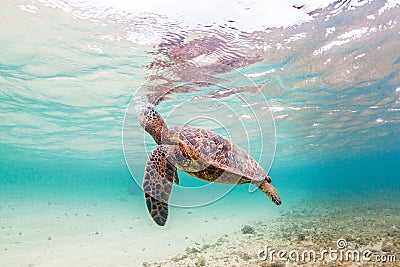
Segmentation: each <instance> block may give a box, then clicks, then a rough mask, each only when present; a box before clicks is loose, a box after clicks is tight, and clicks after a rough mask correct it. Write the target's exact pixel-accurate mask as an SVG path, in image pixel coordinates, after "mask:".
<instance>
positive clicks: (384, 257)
mask: <svg viewBox="0 0 400 267" xmlns="http://www.w3.org/2000/svg"><path fill="white" fill-rule="evenodd" d="M257 257H258V260H260V261H269V262H271V263H274V262H282V263H284V262H292V263H313V262H314V263H316V262H342V263H345V262H353V263H368V262H379V263H395V262H396V255H393V254H387V253H376V252H374V251H372V250H370V249H364V250H357V249H351V248H349V247H348V244H347V241H346V240H345V239H338V240H337V242H336V247H333V248H332V247H328V248H326V249H321V250H319V251H316V250H313V249H292V250H290V251H288V250H284V249H281V250H276V249H273V248H270V247H269V246H268V245H266V246H264V248H263V249H261V250H259V251H258V252H257Z"/></svg>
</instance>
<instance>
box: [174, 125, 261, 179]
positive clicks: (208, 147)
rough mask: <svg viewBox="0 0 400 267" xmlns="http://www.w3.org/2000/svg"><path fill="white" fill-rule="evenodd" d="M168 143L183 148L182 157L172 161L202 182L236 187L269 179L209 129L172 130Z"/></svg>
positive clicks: (223, 138) (177, 128) (258, 166)
mask: <svg viewBox="0 0 400 267" xmlns="http://www.w3.org/2000/svg"><path fill="white" fill-rule="evenodd" d="M168 140H169V142H171V143H174V144H177V145H179V148H180V150H179V151H180V153H179V154H181V155H179V156H176V157H174V158H173V159H172V161H175V162H174V164H175V165H176V166H177V167H178V168H180V169H181V170H183V171H184V172H186V173H188V174H190V175H193V176H195V177H197V178H199V179H203V180H206V181H217V182H219V183H228V184H233V183H248V182H250V181H252V180H253V181H263V180H264V179H266V177H267V175H266V172H265V171H264V169H263V168H262V167H261V166H260V165H259V164H258V163H257V161H255V160H254V159H253V158H252V157H251V156H250V155H249V154H248V153H247V152H246V151H245V150H244V149H243V148H241V147H240V146H238V145H236V144H235V143H233V142H231V141H230V140H229V139H227V138H225V137H223V136H221V135H219V134H217V133H214V132H212V131H209V130H207V129H202V128H197V127H189V126H183V127H179V126H175V127H171V128H169V130H168Z"/></svg>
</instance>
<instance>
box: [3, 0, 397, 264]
mask: <svg viewBox="0 0 400 267" xmlns="http://www.w3.org/2000/svg"><path fill="white" fill-rule="evenodd" d="M122 2H123V1H121V3H122ZM289 2H290V1H289ZM289 2H288V3H285V4H282V5H283V6H284V7H281V8H283V9H282V10H286V9H287V10H289V11H290V12H295V13H293V14H296V15H298V18H297V19H296V18H295V17H294V16H293V17H292V15H293V14H292V13H289V15H288V16H290V17H291V18H292V19H293V21H289V22H287V21H280V20H276V21H274V22H271V21H270V20H268V19H266V18H264V17H262V16H261V15H260V13H257V12H256V11H257V10H259V8H258V6H257V4H254V3H253V6H250V7H248V9H246V8H245V7H243V6H240V5H242V4H240V5H239V4H237V5H239V6H235V5H236V4H232V7H231V9H232V10H235V11H232V12H233V13H230V11H229V12H228V11H227V14H225V16H226V17H224V14H222V15H221V16H220V17H218V16H219V15H218V16H217V15H216V14H214V15H213V13H212V14H211V15H210V14H209V13H207V12H206V11H204V10H202V12H206V13H204V14H207V15H204V16H202V15H201V14H202V13H201V12H200V11H199V14H197V15H196V16H197V17H196V18H198V19H199V17H201V18H203V19H202V20H199V21H200V22H198V23H197V22H196V23H195V22H193V21H192V20H190V19H189V18H194V17H193V16H192V15H193V14H194V13H196V12H194V13H190V12H193V11H190V12H189V9H190V8H189V7H185V6H181V7H176V8H174V7H170V8H171V10H169V11H168V10H167V11H165V12H166V13H165V14H164V13H162V14H157V13H156V12H157V11H159V12H161V11H160V9H157V8H155V6H156V5H151V4H149V6H148V7H146V6H143V7H137V9H135V7H129V8H130V9H129V10H125V11H124V12H123V11H121V8H122V9H123V8H124V5H122V4H121V5H120V6H119V5H116V6H114V7H108V6H107V5H108V4H107V3H105V2H102V1H99V3H98V4H96V3H95V1H93V2H85V1H45V0H43V1H42V0H41V1H30V0H23V1H22V0H21V1H3V2H2V3H1V4H0V25H1V26H0V36H1V37H0V39H1V50H0V105H1V112H0V148H1V150H0V199H1V203H0V240H1V242H0V265H4V266H6V265H7V266H27V265H29V264H33V265H35V266H36V265H38V266H78V265H80V266H111V265H113V264H116V266H140V264H142V262H145V261H146V262H152V260H160V259H165V258H167V257H171V256H174V255H176V254H179V253H180V252H181V251H184V249H185V247H187V246H191V245H193V244H194V243H195V242H200V243H201V242H206V241H207V240H208V239H207V238H209V239H210V240H213V238H214V239H215V238H217V237H218V236H219V235H221V236H222V235H223V234H225V233H228V232H229V231H236V230H238V229H240V227H241V226H242V225H243V224H245V223H247V222H249V221H254V220H264V219H266V218H268V217H273V216H277V214H279V212H283V211H288V210H291V209H295V207H296V205H302V203H312V204H315V205H317V204H318V203H325V202H327V203H330V204H329V205H331V207H332V208H338V207H340V205H341V202H340V201H339V200H342V201H346V200H348V203H352V200H353V199H355V201H354V206H357V205H358V204H359V203H364V204H365V203H379V202H380V201H381V199H382V196H386V197H387V196H391V195H392V196H393V197H392V198H391V199H390V200H389V202H392V204H393V205H395V204H396V203H399V193H400V180H399V177H400V176H399V173H400V164H399V162H400V161H399V159H400V135H399V133H400V73H399V72H400V6H399V3H398V2H396V1H371V2H368V1H361V2H357V3H356V2H355V1H344V2H338V3H336V4H332V5H327V4H325V5H323V4H321V5H322V6H324V7H323V8H322V9H317V7H315V6H313V5H311V4H308V5H306V6H305V7H303V8H300V9H297V8H293V7H292V4H291V3H289ZM118 3H120V2H118ZM243 5H244V4H243ZM285 5H288V7H286V6H285ZM299 6H301V5H299ZM125 7H126V6H125ZM152 8H153V9H152ZM154 8H155V9H154ZM199 8H200V7H199ZM142 9H143V10H144V11H143V10H142ZM147 9H148V11H147ZM272 9H273V8H272ZM292 9H293V11H292ZM186 10H187V11H188V13H185V12H186ZM207 10H208V9H207ZM227 10H230V9H229V7H228V8H227ZM246 10H249V11H246ZM278 10H279V7H278ZM289 11H288V12H289ZM163 12H164V11H163ZM168 12H170V13H168ZM246 12H256V13H254V16H261V17H260V19H259V20H254V21H249V20H248V17H249V15H248V14H247V13H246ZM269 12H272V11H269ZM282 12H283V11H282ZM299 12H302V13H299ZM191 14H192V15H191ZM246 14H247V15H246ZM268 14H269V13H268ZM290 14H292V15H290ZM242 15H243V16H242ZM229 16H233V17H229ZM250 17H251V15H250ZM271 20H272V19H271ZM245 21H248V23H247V24H246V23H245ZM211 36H212V37H214V38H215V39H213V40H214V41H212V42H211V41H207V40H208V39H207V38H209V37H211ZM192 41H193V43H190V42H192ZM196 42H198V45H197V46H196V45H193V44H196ZM200 42H202V43H200ZM199 43H200V44H199ZM191 45H193V46H191ZM199 47H200V48H199ZM194 55H195V56H194ZM171 88H173V90H171ZM143 95H147V96H148V97H149V96H150V95H152V96H154V95H156V96H157V97H160V96H161V97H162V99H161V101H160V103H157V106H156V109H157V110H158V111H159V112H160V113H161V114H162V115H163V117H164V118H166V121H167V123H168V125H171V126H172V125H183V124H189V125H193V126H200V127H204V128H207V129H210V130H213V131H216V132H218V133H220V134H222V135H225V136H229V137H230V138H231V139H232V140H233V141H234V142H235V143H238V144H239V145H241V146H242V147H244V148H245V149H246V151H249V153H250V154H251V155H252V156H253V157H254V158H255V159H256V160H257V161H259V162H260V164H261V165H262V166H263V167H264V168H265V169H266V170H267V171H269V175H270V176H271V177H272V180H273V185H274V186H275V187H276V188H277V190H278V191H279V193H280V196H281V198H282V203H283V204H282V206H280V207H274V206H273V204H272V203H271V202H270V201H269V200H268V199H267V198H265V197H264V195H262V194H261V193H259V192H254V193H253V192H249V190H250V189H251V188H249V187H248V186H246V185H242V186H238V187H235V188H233V190H232V191H231V192H229V193H227V195H225V196H223V197H222V195H224V194H225V193H224V194H222V195H221V196H218V197H216V199H219V197H222V198H221V199H219V200H216V199H213V201H208V200H207V201H203V202H204V203H203V202H202V200H203V197H204V199H207V197H205V196H203V195H201V194H200V195H199V194H197V195H195V196H194V197H196V198H198V201H197V202H196V201H195V202H196V203H201V204H207V205H204V206H202V207H198V208H190V207H187V208H181V207H175V206H174V207H172V208H171V210H170V215H169V219H168V222H167V226H166V227H164V228H159V227H157V226H156V225H155V224H153V222H152V220H151V218H150V217H149V216H148V214H147V211H146V209H145V203H144V199H143V197H142V194H143V193H142V191H141V188H140V179H142V175H143V170H144V168H145V161H146V158H147V155H148V153H149V152H150V151H151V149H152V148H154V147H155V143H154V141H153V140H152V139H151V138H150V136H148V135H147V134H146V133H145V132H144V131H143V129H142V128H141V127H140V125H139V124H138V122H137V117H136V114H135V110H134V109H135V106H136V105H137V99H138V96H143ZM179 176H180V180H181V183H182V184H181V185H182V188H183V189H182V194H184V192H183V191H184V189H185V188H196V187H197V186H201V185H204V184H205V183H203V182H199V181H197V180H195V179H193V178H192V177H190V176H188V175H186V174H184V173H183V172H179ZM137 181H139V185H138V183H137ZM221 188H222V189H221V190H222V191H223V190H225V189H226V188H227V187H221ZM180 190H181V189H179V188H178V187H177V186H174V189H173V192H175V193H176V195H175V196H174V197H175V198H176V199H177V201H178V200H179V199H180V196H179V195H180V192H181V191H180ZM217 190H220V189H219V188H217ZM222 191H221V192H222ZM213 192H214V191H213ZM214 193H215V192H214ZM205 194H207V192H205ZM209 194H210V196H211V195H212V194H213V193H212V190H210V191H209ZM182 196H183V195H181V199H182V198H183V197H182ZM184 196H185V197H184V198H187V195H184ZM214 200H215V201H214ZM179 201H181V200H179ZM179 201H178V202H179ZM385 201H386V200H385ZM189 202H190V201H189ZM189 202H188V203H189ZM190 203H191V202H190ZM385 203H387V202H385ZM188 205H189V204H188ZM371 205H372V204H371ZM177 206H181V205H177ZM183 206H187V205H185V204H183ZM189 206H190V205H189ZM285 206H286V207H285ZM398 208H399V207H398V206H395V210H396V209H397V211H398ZM238 211H240V212H238ZM365 216H366V218H367V219H368V218H369V217H368V216H371V217H372V216H373V215H367V214H366V213H365ZM216 218H217V219H216ZM204 221H207V222H209V224H208V225H204ZM228 224H229V227H227V225H228ZM399 225H400V223H399ZM367 227H372V226H367ZM96 233H97V234H96ZM187 236H189V237H190V238H185V237H187ZM192 236H193V237H192ZM204 236H205V237H204ZM50 237H51V238H50ZM92 237H93V238H92ZM96 238H97V239H96ZM122 240H123V241H122ZM199 240H200V241H199ZM50 241H52V242H53V243H51V242H50ZM156 241H157V242H159V243H156ZM74 244H75V245H76V246H74ZM157 246H158V247H157ZM171 246H173V247H174V249H171ZM154 249H157V251H158V252H157V253H151V252H150V251H152V250H153V251H154ZM99 251H101V252H99ZM76 264H78V265H76ZM30 266H32V265H30Z"/></svg>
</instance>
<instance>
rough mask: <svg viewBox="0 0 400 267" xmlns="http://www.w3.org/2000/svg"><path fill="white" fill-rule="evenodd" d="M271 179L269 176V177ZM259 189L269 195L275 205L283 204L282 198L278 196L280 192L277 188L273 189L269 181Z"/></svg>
mask: <svg viewBox="0 0 400 267" xmlns="http://www.w3.org/2000/svg"><path fill="white" fill-rule="evenodd" d="M268 177H269V176H268ZM259 189H260V190H261V191H262V192H263V193H264V194H266V195H267V197H268V198H269V199H271V201H272V202H274V204H275V205H277V206H279V205H281V204H282V201H281V198H280V196H279V194H278V191H276V189H275V187H273V186H272V185H271V184H270V183H269V182H268V180H267V179H265V180H264V181H263V182H262V183H261V185H260V187H259Z"/></svg>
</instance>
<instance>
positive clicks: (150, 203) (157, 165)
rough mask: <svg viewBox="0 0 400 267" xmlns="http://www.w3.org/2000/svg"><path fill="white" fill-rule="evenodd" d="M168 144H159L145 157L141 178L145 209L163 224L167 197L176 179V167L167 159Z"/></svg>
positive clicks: (166, 212)
mask: <svg viewBox="0 0 400 267" xmlns="http://www.w3.org/2000/svg"><path fill="white" fill-rule="evenodd" d="M168 148H169V146H166V145H160V146H157V147H156V148H154V149H153V151H152V152H151V154H150V156H149V158H148V159H147V163H146V169H145V171H144V178H143V192H144V196H145V199H146V206H147V209H148V211H149V213H150V215H151V217H152V218H153V220H154V221H155V222H156V223H157V224H158V225H160V226H163V225H164V224H165V222H166V221H167V217H168V198H169V195H170V194H171V188H172V182H173V181H177V180H178V176H177V172H176V167H175V166H174V165H172V164H171V163H170V162H169V161H168V159H167V156H166V155H167V154H168Z"/></svg>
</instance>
